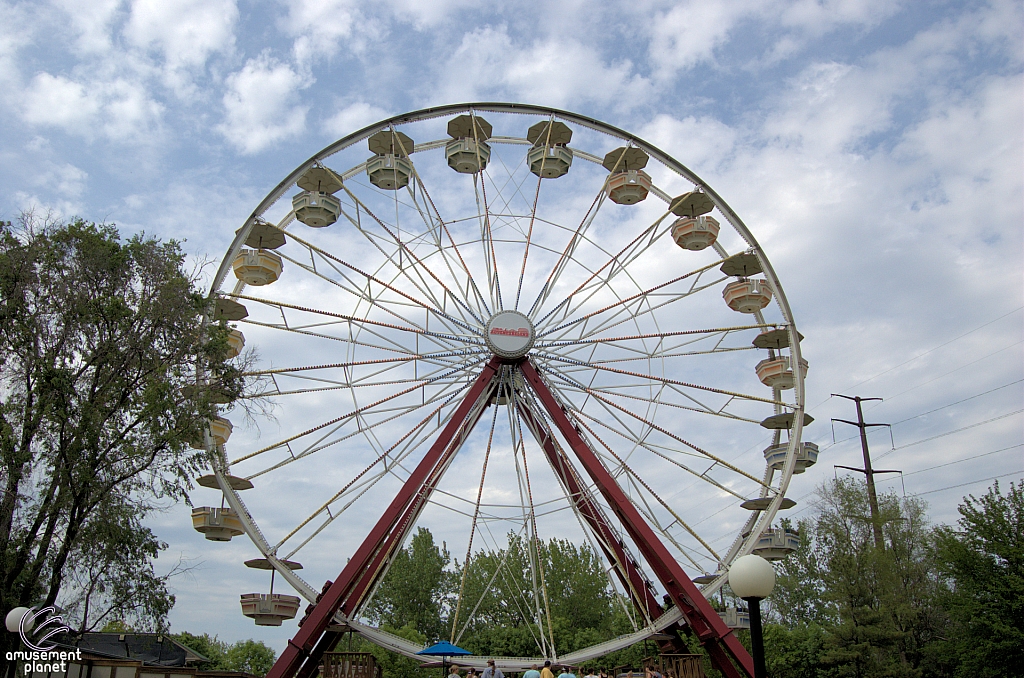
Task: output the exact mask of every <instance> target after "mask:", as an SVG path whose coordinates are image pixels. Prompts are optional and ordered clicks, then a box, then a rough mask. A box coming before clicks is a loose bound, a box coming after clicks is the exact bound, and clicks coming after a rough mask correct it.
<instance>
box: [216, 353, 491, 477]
mask: <svg viewBox="0 0 1024 678" xmlns="http://www.w3.org/2000/svg"><path fill="white" fill-rule="evenodd" d="M485 361H486V358H479V359H476V360H473V361H472V362H469V363H467V364H466V365H465V367H460V368H456V369H454V370H449V371H448V372H444V373H442V374H440V375H438V376H435V377H432V378H430V379H424V380H421V381H420V383H418V384H415V385H413V386H410V387H409V388H406V389H402V390H401V391H398V392H397V393H394V394H392V395H390V396H387V397H385V398H381V399H379V400H376V401H374V402H372V403H369V404H368V405H364V406H362V407H358V408H356V409H354V410H352V411H350V412H348V413H346V414H343V415H341V416H340V417H335V418H334V419H331V420H330V421H326V422H324V423H322V424H318V425H317V426H314V427H312V428H309V429H307V430H305V431H303V432H302V433H296V434H295V435H293V436H289V437H288V438H285V439H283V440H280V441H278V442H276V443H274V444H273V445H268V446H266V447H263V448H260V449H258V450H256V451H254V452H250V453H249V454H246V455H243V456H241V457H239V458H238V459H235V460H234V461H232V462H231V463H232V464H237V463H239V462H242V461H245V460H246V459H251V458H253V457H256V456H258V455H261V454H263V453H265V452H269V451H270V450H276V449H278V448H280V447H284V446H286V445H288V444H289V443H291V442H292V441H295V440H298V439H299V438H303V437H305V436H307V435H310V434H311V433H316V432H317V431H321V430H323V429H325V428H327V427H329V426H334V425H335V424H338V423H339V422H345V421H349V420H351V419H353V418H354V417H356V416H357V415H359V414H360V413H362V412H365V411H368V410H370V409H372V408H376V407H378V406H380V405H383V404H384V403H388V402H391V401H393V400H396V399H398V398H400V397H402V396H404V395H408V394H410V393H412V392H414V391H417V390H419V389H422V388H424V387H426V386H429V385H431V384H433V383H435V382H437V381H440V380H441V379H443V378H445V377H447V376H450V374H454V373H465V370H467V369H469V368H472V367H476V366H478V365H481V364H482V363H484V362H485Z"/></svg>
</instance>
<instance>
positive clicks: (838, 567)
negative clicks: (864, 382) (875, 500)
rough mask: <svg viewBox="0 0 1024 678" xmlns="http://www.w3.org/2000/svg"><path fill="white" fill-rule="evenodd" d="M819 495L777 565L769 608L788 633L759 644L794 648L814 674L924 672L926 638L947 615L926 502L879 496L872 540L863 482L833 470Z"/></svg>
mask: <svg viewBox="0 0 1024 678" xmlns="http://www.w3.org/2000/svg"><path fill="white" fill-rule="evenodd" d="M818 497H819V501H818V506H817V509H818V513H817V515H816V516H815V517H814V518H813V519H812V520H807V521H801V523H800V525H799V530H800V532H801V544H800V548H799V549H798V551H797V553H796V554H794V555H793V556H792V557H791V558H788V559H786V560H784V561H782V562H781V563H780V564H779V565H778V568H779V571H780V576H779V581H778V584H777V587H776V593H773V596H772V604H773V607H772V609H773V614H774V615H775V616H776V618H777V619H779V620H780V621H781V622H782V624H783V626H784V627H785V629H786V630H787V631H788V632H789V633H784V632H778V633H774V634H768V636H767V637H766V641H767V642H768V643H769V645H768V647H767V649H768V650H769V651H770V652H772V653H776V654H780V653H783V652H789V653H790V655H791V656H793V653H794V652H796V655H802V657H801V656H796V657H795V659H794V660H793V661H794V662H796V663H798V664H800V665H803V666H805V667H808V666H813V667H814V671H815V672H819V673H821V672H823V673H821V675H852V676H858V678H859V677H865V678H867V677H869V676H921V675H924V674H925V672H926V671H929V672H931V670H932V668H933V667H932V664H933V661H932V658H931V656H930V654H929V651H928V647H929V646H930V644H932V643H933V642H934V641H935V640H936V639H937V638H938V637H940V636H941V635H942V633H943V632H944V628H945V615H944V613H943V612H942V609H941V607H940V606H939V603H938V601H939V597H938V596H939V593H940V586H939V584H938V582H937V577H936V576H935V575H936V571H935V566H934V562H933V560H932V559H931V557H930V552H929V544H930V541H931V535H932V532H931V529H930V528H929V526H928V525H927V521H926V519H925V505H924V503H923V502H922V501H920V500H918V499H916V498H913V497H910V498H900V497H897V496H896V495H895V494H886V495H882V496H880V497H879V512H880V517H881V523H882V532H883V536H884V540H883V541H884V544H883V546H882V548H879V547H878V546H877V545H876V544H875V541H874V535H873V530H872V522H871V518H870V509H869V506H868V498H867V492H866V490H865V488H864V486H863V485H861V484H860V483H858V482H856V481H855V480H852V479H841V480H838V481H835V482H833V483H830V484H828V485H825V486H823V487H822V488H821V489H820V490H819V492H818ZM822 631H823V632H824V634H823V633H822ZM794 633H795V635H794ZM773 642H778V643H779V647H778V648H774V647H772V646H771V643H773ZM815 646H818V647H819V648H820V654H819V655H818V658H817V659H815V660H814V661H811V660H810V659H809V658H808V657H807V652H808V648H812V647H815ZM780 675H785V674H780Z"/></svg>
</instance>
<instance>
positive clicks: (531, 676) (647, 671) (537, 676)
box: [448, 659, 671, 678]
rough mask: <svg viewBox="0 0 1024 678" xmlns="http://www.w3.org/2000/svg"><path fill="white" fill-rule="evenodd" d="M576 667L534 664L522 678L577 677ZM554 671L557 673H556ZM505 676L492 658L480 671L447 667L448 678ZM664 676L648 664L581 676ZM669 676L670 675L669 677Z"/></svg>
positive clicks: (549, 663)
mask: <svg viewBox="0 0 1024 678" xmlns="http://www.w3.org/2000/svg"><path fill="white" fill-rule="evenodd" d="M575 668H576V667H573V666H569V665H567V664H563V665H552V664H551V662H550V661H546V662H544V665H543V666H538V665H537V664H534V665H533V666H531V667H530V668H529V670H527V671H525V672H523V674H522V678H578V676H577V675H576V673H575V672H574V671H575ZM555 671H558V672H559V673H558V674H556V673H555ZM510 673H511V674H512V675H516V674H517V673H518V672H517V671H510ZM462 676H465V678H506V676H505V674H504V673H503V672H502V670H501V669H500V668H498V667H497V666H495V663H494V660H493V659H488V660H487V668H485V669H484V670H483V671H482V672H481V673H477V671H476V669H475V668H473V667H472V666H471V667H469V668H467V669H466V672H465V674H463V673H462V672H461V669H460V668H459V667H458V666H457V665H454V664H453V665H452V666H451V668H449V669H448V678H462ZM641 677H642V678H665V676H663V675H662V674H661V673H660V672H659V671H657V670H656V669H654V668H652V667H650V666H648V667H646V668H644V669H643V671H634V670H633V669H627V670H626V671H624V672H622V673H619V674H618V675H611V674H609V673H608V672H607V671H606V670H605V669H600V670H596V669H594V668H590V669H588V670H587V673H586V675H584V676H583V678H641ZM670 678H671V677H670Z"/></svg>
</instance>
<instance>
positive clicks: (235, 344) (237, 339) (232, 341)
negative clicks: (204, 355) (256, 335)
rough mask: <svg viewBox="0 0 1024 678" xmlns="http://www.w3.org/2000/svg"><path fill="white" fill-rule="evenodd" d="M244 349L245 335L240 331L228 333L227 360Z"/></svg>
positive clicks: (234, 330) (233, 330)
mask: <svg viewBox="0 0 1024 678" xmlns="http://www.w3.org/2000/svg"><path fill="white" fill-rule="evenodd" d="M243 348H245V335H244V334H242V331H241V330H236V329H232V330H231V331H230V332H228V358H229V359H230V358H234V357H236V356H237V355H238V354H239V353H241V352H242V349H243Z"/></svg>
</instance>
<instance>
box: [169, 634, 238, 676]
mask: <svg viewBox="0 0 1024 678" xmlns="http://www.w3.org/2000/svg"><path fill="white" fill-rule="evenodd" d="M171 638H173V639H174V640H176V641H178V642H179V643H181V644H182V645H184V646H185V647H187V648H189V649H191V650H192V651H194V652H196V653H198V654H201V655H202V656H204V657H206V659H207V661H205V662H199V664H198V665H197V666H196V668H198V669H199V670H200V671H218V670H221V669H224V668H225V657H226V656H227V653H228V644H227V643H225V642H224V641H223V640H220V639H219V638H217V636H213V637H210V634H209V633H204V634H202V635H200V636H197V635H195V634H192V633H189V632H188V631H182V632H181V633H175V634H174V635H172V636H171Z"/></svg>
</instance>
